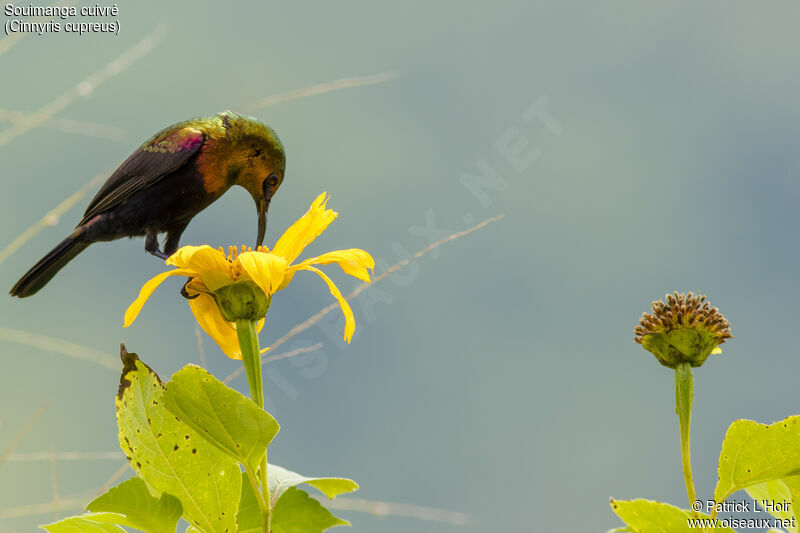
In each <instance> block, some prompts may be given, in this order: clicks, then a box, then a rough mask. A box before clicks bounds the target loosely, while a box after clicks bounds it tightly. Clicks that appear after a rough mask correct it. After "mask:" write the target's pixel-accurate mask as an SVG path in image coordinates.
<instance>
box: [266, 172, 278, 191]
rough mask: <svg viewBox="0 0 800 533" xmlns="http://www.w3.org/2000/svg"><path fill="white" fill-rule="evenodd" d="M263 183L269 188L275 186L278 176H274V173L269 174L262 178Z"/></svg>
mask: <svg viewBox="0 0 800 533" xmlns="http://www.w3.org/2000/svg"><path fill="white" fill-rule="evenodd" d="M264 185H266V186H267V187H269V188H273V187H276V186H277V185H278V176H276V175H275V174H270V176H269V177H268V178H267V179H266V180H264Z"/></svg>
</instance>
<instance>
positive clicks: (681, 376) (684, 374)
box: [675, 363, 697, 506]
mask: <svg viewBox="0 0 800 533" xmlns="http://www.w3.org/2000/svg"><path fill="white" fill-rule="evenodd" d="M693 398H694V378H693V377H692V367H691V366H690V365H689V363H680V364H679V365H678V366H677V367H676V368H675V412H676V413H677V414H678V420H679V422H680V428H681V461H682V462H683V480H684V482H685V483H686V495H687V496H688V497H689V505H690V506H691V505H692V503H693V502H694V501H696V500H697V492H696V491H695V488H694V478H693V477H692V460H691V457H690V454H689V448H690V446H689V434H690V426H691V424H692V399H693Z"/></svg>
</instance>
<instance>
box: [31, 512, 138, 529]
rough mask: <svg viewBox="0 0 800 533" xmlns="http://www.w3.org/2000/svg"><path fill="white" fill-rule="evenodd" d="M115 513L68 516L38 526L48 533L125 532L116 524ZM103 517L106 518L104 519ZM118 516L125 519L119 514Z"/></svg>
mask: <svg viewBox="0 0 800 533" xmlns="http://www.w3.org/2000/svg"><path fill="white" fill-rule="evenodd" d="M113 514H115V513H99V514H85V515H82V516H70V517H69V518H64V519H63V520H59V521H58V522H53V523H52V524H47V525H44V526H39V527H40V528H42V529H44V530H45V531H49V532H50V533H126V531H125V530H124V529H122V528H121V527H119V526H118V525H116V524H115V523H114V522H116V521H117V519H116V518H115V517H113V516H106V515H113ZM103 518H106V519H108V520H106V521H104V520H103ZM119 518H121V519H123V520H124V519H125V517H124V516H122V515H120V516H119Z"/></svg>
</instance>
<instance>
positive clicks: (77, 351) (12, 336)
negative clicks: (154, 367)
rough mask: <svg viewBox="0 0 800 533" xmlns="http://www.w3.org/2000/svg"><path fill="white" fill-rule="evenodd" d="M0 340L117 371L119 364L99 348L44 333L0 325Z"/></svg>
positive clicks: (117, 360)
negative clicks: (38, 333)
mask: <svg viewBox="0 0 800 533" xmlns="http://www.w3.org/2000/svg"><path fill="white" fill-rule="evenodd" d="M0 340H7V341H12V342H17V343H19V344H24V345H26V346H33V347H35V348H41V349H42V350H48V351H51V352H56V353H60V354H63V355H68V356H70V357H75V358H76V359H83V360H84V361H91V362H92V363H95V364H98V365H100V366H104V367H106V368H110V369H111V370H113V371H115V372H119V370H120V364H119V359H118V358H116V357H113V356H111V355H110V354H107V353H105V352H101V351H100V350H95V349H94V348H89V347H87V346H81V345H80V344H74V343H71V342H68V341H65V340H62V339H55V338H53V337H46V336H44V335H36V334H34V333H30V332H28V331H22V330H19V329H11V328H4V327H0Z"/></svg>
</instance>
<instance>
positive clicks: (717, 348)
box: [711, 346, 722, 354]
mask: <svg viewBox="0 0 800 533" xmlns="http://www.w3.org/2000/svg"><path fill="white" fill-rule="evenodd" d="M711 353H712V354H720V353H722V348H720V347H719V346H716V347H714V349H713V350H711Z"/></svg>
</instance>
